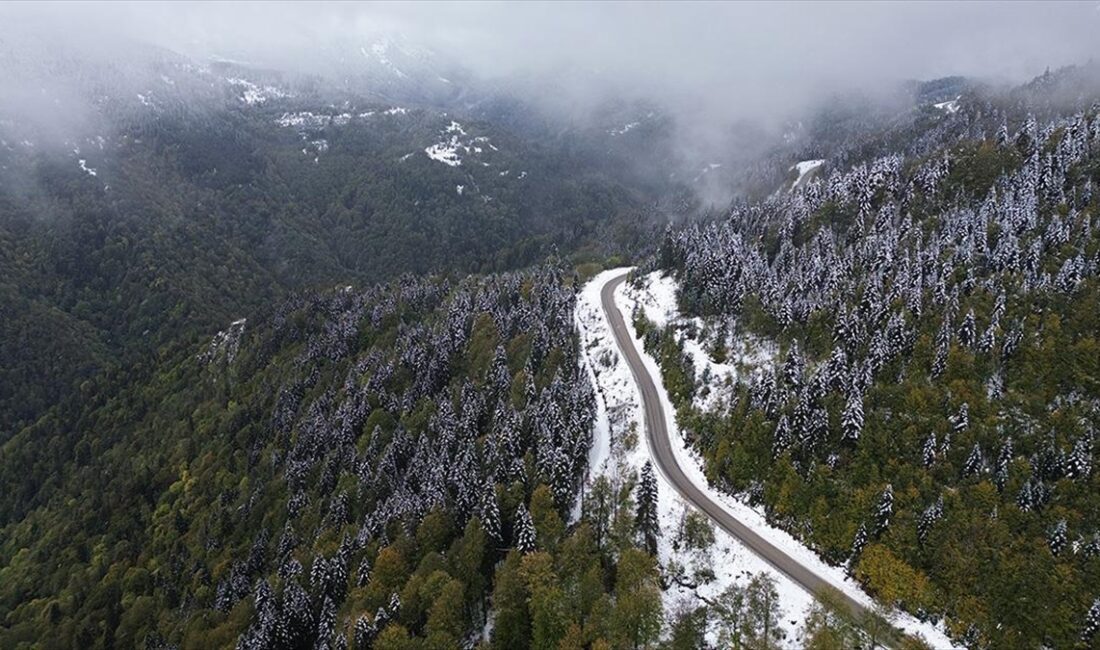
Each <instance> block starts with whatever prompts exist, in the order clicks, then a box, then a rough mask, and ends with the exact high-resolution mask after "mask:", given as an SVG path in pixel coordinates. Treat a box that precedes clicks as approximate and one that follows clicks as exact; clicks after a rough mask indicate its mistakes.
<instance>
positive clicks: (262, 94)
mask: <svg viewBox="0 0 1100 650" xmlns="http://www.w3.org/2000/svg"><path fill="white" fill-rule="evenodd" d="M226 81H227V82H229V84H230V85H233V86H238V87H240V88H241V89H242V91H241V96H240V100H241V101H242V102H244V103H245V104H248V105H249V106H254V105H256V104H263V103H264V102H266V101H267V100H269V99H278V98H282V97H292V96H293V95H291V93H289V92H287V91H284V90H282V89H280V88H277V87H275V86H259V85H257V84H254V83H252V82H251V81H249V80H247V79H241V78H240V77H227V78H226Z"/></svg>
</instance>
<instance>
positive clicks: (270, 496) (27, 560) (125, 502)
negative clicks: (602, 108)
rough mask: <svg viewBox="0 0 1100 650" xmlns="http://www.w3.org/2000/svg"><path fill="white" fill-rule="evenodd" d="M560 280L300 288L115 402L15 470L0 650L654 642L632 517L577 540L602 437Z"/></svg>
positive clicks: (623, 514)
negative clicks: (580, 507)
mask: <svg viewBox="0 0 1100 650" xmlns="http://www.w3.org/2000/svg"><path fill="white" fill-rule="evenodd" d="M570 282H571V279H570V278H569V277H568V275H566V274H564V273H563V272H562V270H561V269H560V268H557V267H553V266H547V267H543V268H541V269H539V270H537V271H532V272H527V273H519V274H507V275H497V276H490V277H487V278H484V279H470V280H466V281H463V282H459V283H458V284H451V283H448V282H446V281H443V280H438V279H415V278H412V277H409V276H406V277H404V278H402V279H401V280H400V281H398V282H395V283H393V284H391V285H384V286H378V287H375V288H371V289H367V290H352V289H337V290H333V291H328V292H325V293H321V294H312V293H307V294H300V295H297V296H295V297H293V298H291V299H289V300H288V301H286V302H284V303H282V304H280V305H279V306H278V307H275V308H273V309H271V310H270V311H268V312H266V313H265V314H264V315H263V316H262V317H261V318H257V319H255V320H249V321H247V322H246V321H241V322H236V323H233V324H232V325H230V326H229V327H228V329H226V330H225V331H224V332H222V333H220V334H219V335H218V336H217V337H215V338H214V339H213V340H212V341H211V343H210V345H209V346H208V347H206V348H205V349H203V350H202V351H201V353H200V354H197V355H193V356H190V357H188V358H187V359H185V360H183V361H182V362H180V363H178V364H176V365H171V366H168V367H160V368H159V369H158V371H157V373H156V376H155V378H154V380H153V381H151V382H149V383H148V384H145V385H141V386H133V387H130V388H129V389H127V390H124V391H122V392H120V393H119V394H117V395H115V396H113V397H112V398H111V399H110V400H108V401H107V402H106V404H105V405H104V406H103V407H102V408H100V409H98V410H97V411H95V412H94V413H91V414H89V415H88V416H87V420H86V421H84V422H82V423H81V424H82V426H81V435H80V438H79V440H78V441H77V443H76V446H75V447H76V448H75V453H74V455H73V457H72V458H71V459H68V460H65V461H64V462H63V463H60V464H59V465H57V466H51V465H49V464H48V463H41V462H39V463H34V464H26V463H24V462H23V459H20V458H18V457H15V456H14V455H12V454H11V453H5V455H4V459H3V461H4V465H3V472H2V473H0V475H2V476H3V477H4V486H3V490H2V493H3V495H4V497H3V499H4V512H6V513H11V512H13V511H14V510H17V509H22V511H25V512H22V511H21V516H20V517H18V518H17V521H16V522H15V523H12V524H9V525H7V526H6V527H5V529H4V536H3V545H2V548H0V559H2V562H0V563H2V565H3V566H4V567H5V568H4V569H3V575H2V580H0V584H2V585H3V586H2V588H0V589H2V594H0V607H2V608H3V609H4V610H5V611H7V612H9V613H8V615H7V616H6V619H5V626H4V627H3V628H2V629H0V645H3V646H4V647H13V648H14V647H22V644H24V643H32V642H37V643H43V644H45V645H44V647H134V646H139V645H141V644H142V643H144V644H145V645H146V646H149V647H157V646H158V645H159V644H161V643H170V644H172V645H176V646H179V647H183V648H209V647H226V646H233V645H237V647H240V648H293V647H349V646H350V647H355V648H365V647H377V648H398V647H407V642H406V640H407V639H408V638H409V637H410V636H413V637H419V638H421V639H422V640H424V642H425V644H426V645H425V646H424V647H438V648H451V647H456V646H458V645H460V643H462V642H464V640H465V639H467V637H468V635H469V634H470V633H471V631H473V630H480V629H481V627H482V625H483V623H484V621H485V619H486V617H487V616H488V608H489V605H490V603H491V604H492V606H493V608H494V619H495V628H494V629H495V632H494V636H493V639H494V641H493V645H494V647H501V648H515V647H523V646H526V645H527V644H529V643H534V644H535V645H538V642H539V639H540V638H546V637H548V636H552V637H553V638H558V636H560V634H561V633H565V634H567V635H568V636H569V638H572V639H574V640H575V641H574V642H575V643H580V644H588V643H592V642H595V641H597V640H599V639H604V640H605V641H611V640H615V642H616V645H621V640H622V639H629V638H633V637H632V635H634V634H644V633H646V632H645V630H646V629H652V627H653V621H654V620H656V621H657V624H658V625H659V621H660V618H659V617H660V601H659V600H656V601H654V596H653V594H655V593H656V592H655V591H654V590H655V589H656V582H655V581H656V576H655V573H654V565H653V562H652V560H651V559H650V557H649V556H648V555H647V554H646V553H644V552H643V551H640V550H637V549H635V548H634V539H635V536H634V529H633V523H632V522H633V511H632V509H631V508H629V507H625V508H622V509H619V508H613V509H610V510H605V511H603V512H602V513H601V514H595V515H586V516H585V517H584V518H583V519H582V520H581V521H580V522H579V523H578V524H576V525H573V526H571V527H570V528H569V532H568V534H567V533H566V528H565V525H564V522H565V521H566V518H567V517H568V513H569V512H570V511H571V509H572V507H573V503H574V498H575V496H576V494H577V488H578V481H579V479H580V477H581V475H582V473H583V471H584V467H585V458H586V457H587V456H586V454H587V449H588V442H589V436H590V435H591V425H592V418H593V394H592V388H591V386H590V385H589V384H588V380H587V378H586V377H585V376H584V375H583V374H581V369H580V366H579V364H578V357H577V354H578V350H577V347H576V346H577V343H576V336H575V333H574V331H573V321H572V310H573V302H574V298H573V293H572V289H571V288H570ZM60 435H63V434H61V433H58V432H51V431H50V430H49V429H48V428H47V427H45V426H41V427H35V428H31V429H28V430H27V431H25V432H23V433H21V434H20V437H26V438H27V439H28V440H27V442H30V440H33V441H34V444H35V445H36V446H41V447H45V448H56V447H57V446H58V445H59V444H64V443H58V442H57V440H56V438H57V437H58V436H60ZM18 442H20V440H18V439H16V440H13V441H11V443H9V445H8V446H7V447H6V448H5V451H6V452H8V450H10V449H12V448H13V446H12V443H18ZM44 482H46V483H47V484H49V485H51V489H50V490H44V489H43V487H42V486H43V483H44ZM614 498H615V499H616V501H617V500H620V499H623V498H625V499H627V500H628V501H627V503H629V499H630V493H629V491H628V492H627V493H626V494H625V495H617V496H615V497H614ZM28 505H32V506H33V507H31V508H28V507H27V506H28ZM616 511H620V514H618V515H615V514H614V512H616ZM612 516H614V517H615V519H614V521H612V520H610V519H607V518H608V517H612ZM597 531H604V532H603V533H598V532H597ZM608 531H609V532H608ZM647 594H648V595H647ZM647 598H648V600H647ZM654 606H655V607H656V609H654ZM647 607H648V610H647V609H646V608H647ZM647 611H648V613H646V612H647ZM363 612H367V613H366V614H363ZM655 617H656V618H655ZM639 630H641V631H639ZM238 637H240V640H239V641H238ZM372 644H373V645H372ZM578 647H579V646H578Z"/></svg>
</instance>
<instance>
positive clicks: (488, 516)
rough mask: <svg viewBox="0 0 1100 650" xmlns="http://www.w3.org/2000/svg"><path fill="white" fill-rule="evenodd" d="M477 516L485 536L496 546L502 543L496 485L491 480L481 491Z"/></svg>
mask: <svg viewBox="0 0 1100 650" xmlns="http://www.w3.org/2000/svg"><path fill="white" fill-rule="evenodd" d="M478 514H479V515H480V518H481V527H482V529H484V530H485V535H486V536H487V537H488V538H489V539H491V540H493V542H494V543H496V544H499V543H500V542H501V541H503V540H502V539H501V535H500V507H499V506H498V505H497V493H496V485H495V484H494V483H493V482H492V481H491V480H490V481H486V482H485V486H484V487H483V488H482V490H481V503H480V504H479V508H478Z"/></svg>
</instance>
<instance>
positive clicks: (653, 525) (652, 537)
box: [637, 461, 661, 556]
mask: <svg viewBox="0 0 1100 650" xmlns="http://www.w3.org/2000/svg"><path fill="white" fill-rule="evenodd" d="M637 498H638V507H637V525H638V532H639V533H641V535H642V541H643V542H644V543H645V548H646V550H647V551H648V552H649V554H650V555H654V556H655V555H657V536H658V535H660V534H661V524H660V522H659V521H658V519H657V477H656V476H655V475H654V474H653V465H652V464H651V463H650V462H649V461H646V463H645V465H643V466H642V474H641V478H640V480H639V481H638V497H637Z"/></svg>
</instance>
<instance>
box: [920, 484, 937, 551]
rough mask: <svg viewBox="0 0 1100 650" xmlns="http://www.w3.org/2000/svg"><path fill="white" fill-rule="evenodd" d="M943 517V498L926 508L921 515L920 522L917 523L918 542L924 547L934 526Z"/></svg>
mask: <svg viewBox="0 0 1100 650" xmlns="http://www.w3.org/2000/svg"><path fill="white" fill-rule="evenodd" d="M941 517H943V497H942V496H941V497H940V498H938V499H936V502H935V503H933V504H932V505H930V506H928V507H927V508H925V510H924V512H923V513H922V514H921V517H920V520H919V521H918V522H917V540H918V541H920V543H921V544H922V545H923V544H924V543H925V541H927V539H928V533H929V532H930V531H931V530H932V526H933V525H935V523H936V522H937V521H939V520H940V518H941Z"/></svg>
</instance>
